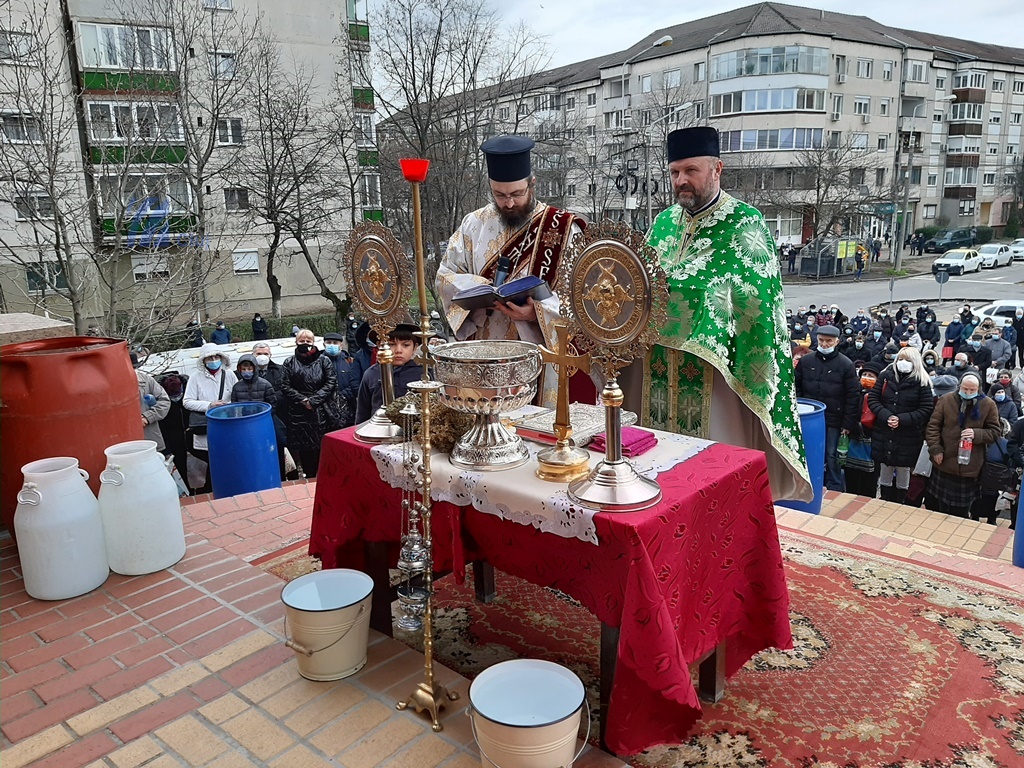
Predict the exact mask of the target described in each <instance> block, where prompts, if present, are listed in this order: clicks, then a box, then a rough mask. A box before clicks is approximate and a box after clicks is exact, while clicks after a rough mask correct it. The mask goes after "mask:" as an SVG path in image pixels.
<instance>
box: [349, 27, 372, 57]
mask: <svg viewBox="0 0 1024 768" xmlns="http://www.w3.org/2000/svg"><path fill="white" fill-rule="evenodd" d="M348 42H349V46H350V47H351V48H354V49H355V50H358V51H368V50H370V25H369V24H362V23H360V22H358V21H354V22H351V23H350V24H349V25H348Z"/></svg>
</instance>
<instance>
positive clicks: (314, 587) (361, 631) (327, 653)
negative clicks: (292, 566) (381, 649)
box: [281, 568, 373, 680]
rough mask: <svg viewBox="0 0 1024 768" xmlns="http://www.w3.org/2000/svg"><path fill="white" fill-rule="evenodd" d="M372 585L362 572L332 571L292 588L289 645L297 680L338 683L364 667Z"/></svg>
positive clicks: (287, 600) (285, 592) (288, 592)
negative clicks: (332, 681)
mask: <svg viewBox="0 0 1024 768" xmlns="http://www.w3.org/2000/svg"><path fill="white" fill-rule="evenodd" d="M372 599H373V579H371V578H370V577H369V576H367V575H366V574H365V573H362V572H361V571H353V570H350V569H348V568H331V569H330V570H326V571H315V572H314V573H307V574H306V575H305V576H300V577H299V578H297V579H295V580H293V581H290V582H288V583H287V584H285V586H284V589H282V590H281V601H282V602H283V603H284V607H285V621H286V622H287V624H286V626H285V634H286V635H287V634H288V630H289V629H290V630H291V637H289V638H288V639H287V641H286V642H285V645H287V646H288V647H289V648H291V649H292V650H293V651H295V654H296V659H297V661H298V664H299V674H300V675H302V676H303V677H305V678H307V679H308V680H340V679H341V678H343V677H348V676H349V675H354V674H355V673H356V672H358V671H359V670H360V669H362V668H363V665H364V664H366V646H367V643H368V642H369V636H370V603H371V601H372Z"/></svg>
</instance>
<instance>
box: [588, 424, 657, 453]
mask: <svg viewBox="0 0 1024 768" xmlns="http://www.w3.org/2000/svg"><path fill="white" fill-rule="evenodd" d="M657 444H658V438H656V437H655V436H654V435H653V434H652V433H650V432H648V431H646V430H644V429H637V428H636V427H623V428H622V455H623V456H626V457H629V458H632V457H634V456H640V455H641V454H644V453H647V451H649V450H651V449H652V448H653V447H654V446H656V445H657ZM588 447H589V448H590V450H592V451H603V450H604V449H605V433H604V432H600V433H598V434H597V435H595V436H594V439H593V440H591V441H590V445H589V446H588Z"/></svg>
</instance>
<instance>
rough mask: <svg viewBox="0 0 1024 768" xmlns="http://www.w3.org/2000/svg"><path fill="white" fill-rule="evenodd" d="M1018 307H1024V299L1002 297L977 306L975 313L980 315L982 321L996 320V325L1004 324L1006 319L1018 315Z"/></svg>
mask: <svg viewBox="0 0 1024 768" xmlns="http://www.w3.org/2000/svg"><path fill="white" fill-rule="evenodd" d="M1018 309H1024V299H1016V300H1015V299H1000V300H999V301H993V302H992V303H991V304H985V305H984V306H981V307H977V308H976V309H975V310H974V314H976V315H977V316H978V317H980V318H981V321H982V322H985V321H986V320H994V321H995V322H996V325H1002V324H1003V321H1004V320H1006V319H1007V318H1012V317H1013V316H1014V315H1016V314H1017V310H1018Z"/></svg>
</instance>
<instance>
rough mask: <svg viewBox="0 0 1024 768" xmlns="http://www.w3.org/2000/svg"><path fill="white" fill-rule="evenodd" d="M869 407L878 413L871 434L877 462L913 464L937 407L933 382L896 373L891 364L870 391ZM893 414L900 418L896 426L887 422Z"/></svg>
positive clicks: (892, 464)
mask: <svg viewBox="0 0 1024 768" xmlns="http://www.w3.org/2000/svg"><path fill="white" fill-rule="evenodd" d="M868 407H869V408H870V409H871V411H872V413H874V414H875V429H874V432H873V433H872V435H871V455H872V457H874V459H875V461H878V462H881V463H882V464H888V465H889V466H890V467H912V466H914V465H915V464H916V463H917V459H918V457H919V456H920V455H921V446H923V445H924V430H925V427H927V426H928V419H930V418H931V416H932V410H934V408H935V397H934V395H933V394H932V388H931V385H929V384H922V383H921V382H919V381H918V380H917V379H913V378H911V377H910V375H909V374H901V373H897V371H896V370H895V369H894V368H893V367H891V366H890V367H889V368H886V369H885V370H884V371H882V375H881V376H879V377H878V381H877V382H875V387H874V389H872V390H871V391H870V392H868ZM890 416H897V417H899V420H900V425H899V426H898V427H896V429H893V428H892V427H890V426H889V425H888V424H887V423H886V422H888V420H889V417H890Z"/></svg>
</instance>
